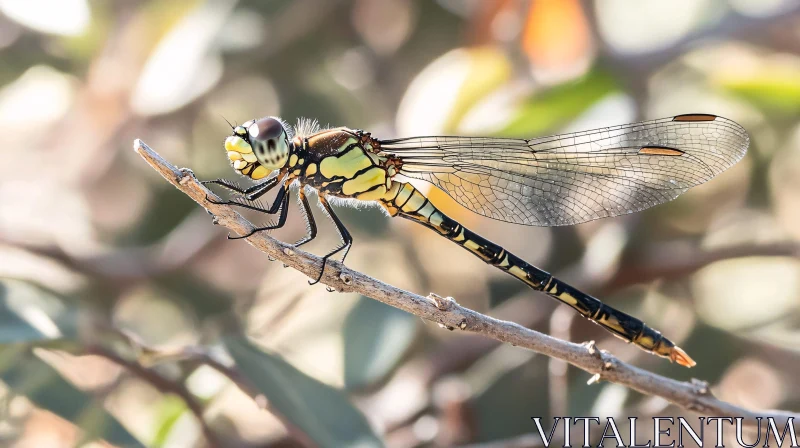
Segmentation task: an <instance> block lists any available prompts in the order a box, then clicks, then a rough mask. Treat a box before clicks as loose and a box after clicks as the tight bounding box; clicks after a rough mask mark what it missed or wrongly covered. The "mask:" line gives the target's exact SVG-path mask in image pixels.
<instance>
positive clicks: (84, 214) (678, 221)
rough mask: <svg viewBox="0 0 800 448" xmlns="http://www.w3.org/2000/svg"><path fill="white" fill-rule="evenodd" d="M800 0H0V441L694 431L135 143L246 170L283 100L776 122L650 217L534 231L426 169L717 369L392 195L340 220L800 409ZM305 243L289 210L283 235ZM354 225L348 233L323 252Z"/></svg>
mask: <svg viewBox="0 0 800 448" xmlns="http://www.w3.org/2000/svg"><path fill="white" fill-rule="evenodd" d="M799 10H800V4H798V3H797V2H795V1H792V0H768V1H761V0H729V1H727V2H726V1H723V0H680V1H671V2H655V1H652V2H629V1H624V0H604V1H594V2H590V1H578V0H563V1H553V0H536V1H531V2H527V1H518V0H498V1H479V0H472V1H461V0H439V1H406V0H336V1H334V0H331V1H326V0H319V1H311V0H299V1H293V2H290V1H279V0H275V1H268V2H261V1H254V0H241V1H235V0H208V1H201V0H194V1H193V0H186V1H170V2H163V1H145V0H128V1H124V2H122V1H120V2H105V1H99V0H0V61H1V63H0V142H1V143H0V148H2V149H0V154H1V155H2V159H1V160H2V163H0V277H2V280H0V380H2V382H1V383H0V397H2V402H0V404H1V406H0V444H1V445H3V446H12V447H17V448H19V447H69V446H75V445H81V444H84V443H89V444H92V445H94V446H110V445H113V446H125V447H127V446H154V447H176V446H178V447H191V446H226V447H227V446H230V447H254V446H377V445H380V444H385V445H388V446H394V447H417V446H449V445H461V444H476V445H478V446H482V444H487V445H485V446H537V443H536V438H533V439H531V438H530V437H529V436H530V434H532V433H533V432H534V431H535V427H534V426H533V425H532V422H531V420H530V417H531V416H541V417H543V418H544V419H545V421H550V420H549V418H550V417H551V416H566V415H580V416H585V415H598V416H603V417H607V416H614V417H622V418H624V417H627V416H639V417H645V418H647V417H650V416H654V415H659V416H664V415H675V416H677V415H685V416H689V417H691V414H689V413H687V412H685V411H682V410H680V409H676V408H674V407H672V406H670V405H669V404H668V403H666V402H664V401H662V400H660V399H654V398H651V397H645V396H641V395H639V394H637V393H635V392H632V391H630V390H627V389H625V388H622V387H620V386H616V385H612V384H599V385H593V386H587V385H586V381H587V379H588V375H587V374H586V373H584V372H581V371H577V370H575V369H568V368H567V367H566V366H565V365H564V364H563V363H561V362H558V361H553V360H549V359H547V358H545V357H542V356H538V355H535V354H533V353H530V352H527V351H524V350H521V349H517V348H514V347H510V346H500V345H498V344H496V343H494V342H492V341H490V340H487V339H484V338H480V337H476V336H473V335H465V334H459V333H451V332H447V331H442V330H441V329H439V328H438V327H436V326H435V325H431V324H428V323H425V322H423V321H420V320H419V319H417V318H415V317H414V316H411V315H408V314H406V313H403V312H400V311H398V310H395V309H392V308H389V307H387V306H385V305H383V304H381V303H378V302H375V301H372V300H370V299H367V298H364V297H357V296H350V295H339V294H331V293H328V292H326V291H325V288H324V286H322V285H318V286H314V287H309V286H308V285H307V283H306V280H307V279H306V278H305V277H304V276H303V275H301V274H299V273H297V272H294V271H291V270H288V269H282V266H281V265H280V264H279V263H270V261H269V260H268V258H267V257H266V256H265V255H264V254H262V253H259V252H257V251H255V250H254V249H252V248H251V247H249V246H248V245H247V244H245V243H244V242H229V241H226V239H225V232H224V231H222V230H221V229H219V228H217V227H215V226H214V225H212V223H211V219H210V217H209V216H208V215H207V214H206V213H205V212H204V211H203V210H201V209H199V208H198V207H197V206H196V205H195V204H194V203H192V202H191V201H190V200H188V199H187V198H186V197H184V196H183V195H182V194H181V193H179V192H177V191H176V190H175V189H174V188H172V187H171V186H169V185H168V184H167V183H166V182H164V181H163V180H162V179H160V178H159V177H158V176H157V175H156V174H155V173H154V172H153V171H152V170H150V168H149V167H147V166H146V165H145V164H144V163H142V161H141V160H138V158H137V156H136V155H135V154H133V152H132V151H131V150H130V148H131V142H132V140H133V139H134V138H137V137H139V138H143V139H144V140H145V141H147V142H148V143H149V144H150V145H151V146H152V147H154V148H156V149H157V150H158V151H159V152H161V153H162V155H164V156H165V157H166V158H167V159H169V160H171V161H172V162H174V163H176V164H178V165H182V166H188V167H191V168H192V169H193V170H194V171H195V173H197V175H198V176H199V177H200V178H203V179H209V178H216V177H221V176H224V177H228V178H232V177H233V176H235V175H234V174H233V172H232V171H231V169H230V168H229V166H228V164H227V163H226V162H225V155H224V153H223V150H222V141H223V139H224V137H225V136H226V135H227V134H228V133H229V131H230V129H229V127H228V125H227V124H226V122H225V120H224V119H223V117H224V118H226V119H228V120H231V121H236V122H239V123H241V122H244V121H246V120H249V119H251V118H256V117H261V116H264V115H278V116H281V117H283V118H285V119H287V120H289V121H290V122H294V121H295V120H296V119H297V118H298V117H301V116H308V117H312V118H316V119H318V120H319V121H320V122H321V123H330V124H331V125H336V126H338V125H345V126H349V127H354V128H361V129H366V130H368V131H370V132H372V133H373V134H374V135H375V136H377V137H379V138H388V137H393V136H410V135H423V134H464V135H467V134H469V135H497V136H520V137H528V138H530V137H536V136H540V135H545V134H547V133H556V132H565V131H571V130H582V129H588V128H592V127H599V126H605V125H612V124H622V123H627V122H632V121H636V120H640V119H649V118H658V117H663V116H670V115H675V114H681V113H690V112H705V113H713V114H718V115H722V116H726V117H728V118H731V119H734V120H736V121H738V122H739V123H741V124H742V125H744V126H745V127H746V128H747V129H748V130H749V132H750V133H751V137H752V141H751V147H750V152H749V153H748V156H747V157H746V158H745V160H743V161H742V162H740V163H739V164H738V165H736V166H735V167H733V168H732V169H731V170H729V171H728V172H726V173H724V174H723V175H721V176H720V177H719V178H717V179H715V180H714V181H712V182H710V183H708V184H707V185H704V186H701V187H698V188H695V189H693V190H692V191H690V192H689V193H687V194H686V195H684V196H683V197H681V198H680V199H679V200H677V201H674V202H672V203H670V204H666V205H663V206H659V207H656V208H654V209H652V210H648V211H646V212H643V213H638V214H635V215H630V216H623V217H619V218H614V219H605V220H601V221H596V222H590V223H587V224H583V225H579V226H574V227H569V228H555V229H547V228H526V227H522V226H515V225H511V224H505V223H500V222H495V221H491V220H488V219H483V218H480V217H478V216H476V215H474V214H472V213H469V212H467V211H465V210H464V209H462V208H460V207H459V206H457V205H456V204H455V203H454V202H453V201H452V200H450V199H449V198H448V197H447V196H446V195H445V194H443V193H441V192H439V191H437V190H429V189H428V188H427V187H423V188H425V191H429V194H430V195H431V197H432V199H433V201H434V202H436V203H437V204H439V206H440V207H441V208H442V209H444V211H445V212H446V213H448V214H450V215H451V216H453V217H455V218H457V219H459V220H461V221H462V222H464V223H465V224H466V225H468V226H471V227H473V228H475V229H476V230H477V231H479V232H480V233H482V234H484V235H486V236H487V237H489V238H490V239H493V240H495V241H497V242H498V243H501V244H503V245H504V246H506V247H508V248H509V249H510V250H513V251H514V252H516V253H519V254H520V255H522V256H523V257H524V258H526V259H527V260H528V261H530V262H532V263H535V264H537V265H540V266H542V267H543V268H545V269H547V270H550V271H551V272H554V273H555V274H557V275H559V276H561V277H562V278H564V279H565V280H567V281H570V282H572V283H574V284H575V285H576V286H579V287H581V288H582V289H585V290H587V291H588V292H591V293H595V294H597V295H599V297H602V298H603V299H604V300H606V301H607V302H608V303H610V304H611V305H613V306H615V307H618V308H620V309H623V310H626V311H629V312H631V313H633V314H635V315H636V316H639V317H641V318H643V319H644V320H645V321H647V322H648V323H650V324H652V325H653V326H654V327H655V328H658V329H660V330H662V331H663V332H664V333H666V334H667V335H668V336H669V337H670V338H671V339H673V340H674V341H676V342H677V343H679V344H680V345H681V346H682V347H684V348H685V349H687V350H688V351H689V352H690V353H691V355H692V356H693V357H694V358H695V359H696V360H698V361H699V365H698V366H697V367H696V368H695V369H693V370H691V371H689V370H685V369H681V368H678V367H676V366H673V365H670V364H669V363H667V362H665V361H663V360H661V359H657V358H655V357H652V356H649V355H646V354H644V353H643V352H641V351H639V350H638V349H636V348H635V347H631V346H627V345H625V344H624V343H622V342H621V341H619V340H616V339H614V338H612V337H609V335H608V334H607V333H605V332H603V331H602V330H600V329H599V328H598V327H596V326H594V325H592V324H590V323H588V322H586V321H583V320H580V319H575V314H574V313H573V312H572V311H571V310H568V309H565V307H563V306H557V305H556V304H555V303H554V302H553V301H552V300H549V299H548V298H546V297H545V296H542V295H537V294H535V293H532V292H530V291H529V290H527V289H525V288H524V287H523V286H522V285H521V284H519V283H516V282H514V280H513V279H510V278H508V277H505V276H503V275H502V274H500V273H498V272H495V270H493V269H491V268H489V267H487V266H485V265H484V264H483V263H481V262H480V261H478V260H476V259H475V258H474V257H472V256H471V255H470V254H468V253H467V252H464V251H462V250H460V249H459V248H458V247H457V246H455V245H453V244H451V243H450V242H448V241H445V240H444V239H442V238H439V237H437V235H435V234H434V233H433V232H430V231H428V230H426V229H424V228H422V227H421V226H415V225H414V224H411V223H408V222H396V221H394V220H389V219H386V218H385V217H384V216H383V215H382V213H380V212H379V211H377V210H376V209H366V210H342V215H343V219H344V221H345V222H346V224H347V225H348V226H349V227H350V228H351V230H352V233H353V234H354V236H355V240H356V244H355V246H354V249H353V250H352V251H351V254H350V257H349V259H348V262H349V265H350V266H351V267H353V268H355V269H358V270H361V271H363V272H366V273H367V274H369V275H372V276H375V277H377V278H380V279H381V280H384V281H387V282H389V283H392V284H394V285H397V286H399V287H402V288H405V289H408V290H411V291H414V292H417V293H420V294H427V293H428V292H430V291H433V292H436V293H439V294H441V295H448V296H453V297H456V298H457V299H458V301H459V302H461V303H463V304H465V305H467V306H470V307H472V308H475V309H477V310H479V311H482V312H485V313H488V314H491V315H493V316H496V317H499V318H505V319H511V320H514V321H516V322H519V323H521V324H523V325H526V326H529V327H531V328H534V329H536V330H540V331H544V332H548V333H550V334H553V335H555V336H557V337H561V338H567V339H570V340H573V341H586V340H590V339H596V340H597V341H598V344H599V345H600V347H602V348H604V349H608V350H611V351H612V352H613V353H614V354H616V355H618V356H619V357H620V358H622V359H624V360H626V361H628V362H632V363H635V364H636V365H639V366H642V367H644V368H647V369H651V370H653V371H656V372H658V373H661V374H665V375H669V376H671V377H674V378H677V379H681V380H688V379H689V378H691V377H693V376H694V377H698V378H702V379H704V380H708V381H710V383H711V385H712V391H713V392H714V393H715V394H717V395H718V396H719V397H720V398H722V399H724V400H729V401H731V402H734V403H736V404H739V405H742V406H747V407H751V408H754V409H769V408H793V409H797V408H799V407H800V388H798V387H797V381H796V375H797V369H798V367H800V352H799V351H798V343H797V342H798V340H800V312H799V309H800V260H798V254H800V246H798V244H800V225H798V222H800V119H799V118H800V13H799V12H798V11H799ZM303 229H304V226H303V224H302V222H301V221H300V218H299V217H298V216H297V214H296V213H295V214H293V216H290V219H289V225H288V226H287V227H286V229H284V230H281V231H280V232H278V233H277V234H276V235H277V236H278V237H280V238H282V239H285V240H287V241H289V240H294V239H295V238H297V237H299V236H300V235H301V234H302V232H303ZM336 243H337V241H336V239H335V236H334V233H333V231H332V229H331V228H329V227H328V226H323V228H322V229H321V237H320V238H318V240H317V241H315V242H314V243H313V245H310V247H309V249H311V250H312V251H315V252H317V253H323V252H324V251H326V250H328V249H329V248H331V247H333V246H334V245H335V244H336ZM577 430H580V428H577ZM710 430H711V429H710V428H709V431H710ZM729 436H730V435H729ZM577 437H579V436H577V435H576V436H575V440H578V438H577ZM498 441H499V442H498ZM490 442H492V443H496V444H495V445H489V443H490Z"/></svg>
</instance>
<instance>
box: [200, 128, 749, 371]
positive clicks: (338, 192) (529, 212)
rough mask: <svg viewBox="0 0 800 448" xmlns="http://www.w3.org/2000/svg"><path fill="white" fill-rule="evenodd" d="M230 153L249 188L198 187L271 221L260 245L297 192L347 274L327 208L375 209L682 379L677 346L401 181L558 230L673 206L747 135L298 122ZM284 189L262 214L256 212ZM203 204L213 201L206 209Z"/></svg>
mask: <svg viewBox="0 0 800 448" xmlns="http://www.w3.org/2000/svg"><path fill="white" fill-rule="evenodd" d="M231 128H232V134H231V135H230V136H228V137H227V138H226V139H225V144H224V146H225V151H226V152H227V156H228V161H229V162H230V164H231V165H232V167H233V169H234V170H235V171H236V172H237V173H239V174H240V175H242V176H245V177H247V178H249V179H251V180H253V181H257V182H256V183H255V184H254V185H253V186H251V187H249V188H241V187H239V186H238V184H236V183H235V182H232V181H228V180H225V179H216V180H211V181H205V182H204V183H205V184H217V185H220V186H223V187H225V188H227V189H228V190H231V191H232V192H233V193H234V196H235V197H234V198H233V199H232V200H227V201H221V202H220V201H212V202H216V203H222V204H229V205H234V206H239V207H243V208H246V209H252V210H257V211H259V212H263V213H267V214H270V215H276V214H277V215H278V217H277V221H276V222H271V223H269V224H268V225H265V226H261V227H255V228H253V229H252V231H250V232H249V233H247V234H244V235H239V236H236V237H233V236H229V238H247V237H249V236H251V235H253V234H254V233H256V232H261V231H270V230H273V229H278V228H280V227H282V226H283V225H284V224H285V223H286V217H287V214H288V209H289V202H288V201H289V196H290V194H289V188H290V186H291V185H292V184H299V185H300V186H301V188H299V192H298V202H299V205H300V207H299V210H300V212H301V213H302V215H303V218H304V220H305V222H306V225H307V234H306V236H305V237H304V238H302V239H301V240H299V241H297V242H296V243H295V247H299V246H302V245H303V244H306V243H308V242H310V241H311V240H313V239H314V238H315V237H316V235H317V224H316V221H315V219H314V215H313V214H312V212H311V206H310V204H309V200H308V197H307V195H308V193H309V190H316V192H317V197H318V201H319V205H320V206H321V208H322V210H323V212H324V214H325V215H326V217H327V218H328V219H329V220H330V221H332V222H333V225H334V227H335V228H336V230H337V232H338V234H339V237H340V239H341V244H340V245H339V246H338V247H336V248H335V249H334V250H332V251H330V252H329V253H327V254H326V255H325V256H324V257H323V264H322V268H321V270H320V273H319V276H318V277H317V278H316V280H315V281H309V283H310V284H314V283H317V282H319V280H320V279H321V278H322V275H323V273H324V271H325V268H326V263H327V261H328V260H329V259H330V258H331V257H334V256H335V255H337V254H340V257H341V258H340V260H341V261H342V262H344V260H345V258H346V256H347V253H348V251H349V250H350V247H351V246H352V244H353V238H352V236H351V235H350V232H349V231H348V230H347V228H346V227H345V225H344V224H343V223H342V221H341V220H340V219H339V217H338V216H337V215H336V213H335V211H334V209H333V208H332V207H331V202H333V203H336V201H341V200H345V201H344V202H353V201H355V202H356V203H364V202H372V203H377V204H378V205H379V206H381V207H382V208H383V209H384V210H385V211H386V212H387V213H388V214H389V215H390V216H400V217H402V218H406V219H408V220H411V221H414V222H417V223H420V224H422V225H423V226H425V227H428V228H430V229H432V230H433V231H435V232H436V233H438V234H439V235H441V236H443V237H445V238H447V239H449V240H450V241H453V242H454V243H456V244H458V245H459V246H461V247H463V248H464V249H466V250H467V251H469V252H470V253H472V254H473V255H475V256H477V257H478V258H480V259H481V260H483V261H484V262H486V263H488V264H490V265H493V266H495V267H496V268H498V269H500V270H501V271H503V272H505V273H507V274H509V275H511V276H513V277H514V278H516V279H518V280H520V281H522V282H523V283H525V284H526V285H528V286H529V287H530V288H532V289H534V290H536V291H540V292H543V293H544V294H547V295H548V296H550V297H552V298H554V299H556V300H558V301H560V302H562V303H564V304H566V305H568V306H570V307H572V308H573V309H575V310H576V311H577V312H578V313H580V315H581V316H583V317H585V318H587V319H589V320H591V321H593V322H595V323H597V324H599V325H600V326H601V327H603V328H605V329H606V330H608V331H609V332H611V333H612V334H614V335H616V336H618V337H620V338H622V339H624V340H626V341H628V342H630V343H633V344H635V345H636V346H638V347H639V348H641V349H643V350H645V351H647V352H650V353H652V354H655V355H657V356H660V357H663V358H667V359H669V360H670V361H672V362H676V363H678V364H680V365H682V366H686V367H692V366H694V365H695V364H696V363H695V361H694V360H692V358H691V357H690V356H689V355H688V354H687V353H686V352H685V351H684V350H682V349H681V348H680V347H678V346H676V345H675V344H674V343H673V342H672V341H670V340H669V339H667V338H666V337H664V336H663V335H662V334H661V332H659V331H658V330H656V329H654V328H652V327H650V326H648V325H647V324H645V323H644V322H643V321H641V320H639V319H637V318H636V317H633V316H631V315H629V314H626V313H624V312H622V311H619V310H617V309H614V308H613V307H611V306H609V305H607V304H605V303H603V302H601V301H600V300H598V299H597V298H595V297H593V296H591V295H589V294H586V293H584V292H582V291H580V290H578V289H577V288H575V287H573V286H571V285H569V284H567V283H565V282H563V281H561V280H559V279H557V278H556V277H554V276H553V275H551V274H549V273H548V272H546V271H544V270H542V269H539V268H537V267H536V266H533V265H531V264H529V263H527V262H526V261H524V260H523V259H522V258H520V257H518V256H516V255H514V254H512V253H511V252H509V251H508V250H507V249H505V248H503V247H501V246H499V245H497V244H495V243H493V242H491V241H489V240H488V239H486V238H484V237H482V236H480V235H478V234H477V233H475V232H473V231H472V230H470V229H468V228H466V227H465V226H464V225H463V224H461V223H459V222H457V221H456V220H454V219H452V218H450V217H449V216H447V215H445V214H444V213H443V212H442V211H441V210H439V209H438V208H437V207H436V205H434V204H433V203H432V202H431V201H430V200H429V199H428V198H427V197H426V196H425V194H423V193H422V192H421V191H420V190H418V189H417V188H416V187H414V186H413V185H412V184H411V183H410V182H408V180H409V179H420V180H423V181H427V182H429V183H431V184H432V185H434V186H435V187H438V188H440V189H441V190H443V191H444V192H446V193H447V194H449V195H450V196H451V197H452V198H453V199H455V201H456V202H458V203H459V204H461V205H462V206H464V207H466V208H467V209H469V210H471V211H473V212H475V213H477V214H479V215H483V216H485V217H488V218H493V219H496V220H500V221H506V222H511V223H517V224H523V225H529V226H565V225H572V224H578V223H582V222H587V221H591V220H595V219H600V218H606V217H612V216H618V215H623V214H628V213H634V212H637V211H640V210H644V209H646V208H649V207H652V206H655V205H657V204H661V203H664V202H667V201H670V200H672V199H675V198H676V197H678V196H679V195H680V194H682V193H683V192H685V191H686V190H688V189H689V188H691V187H694V186H696V185H699V184H702V183H704V182H706V181H708V180H710V179H711V178H713V177H714V176H716V175H718V174H720V173H721V172H723V171H725V170H726V169H727V168H729V167H731V166H732V165H733V164H735V163H736V162H738V161H739V160H740V159H741V158H742V157H743V156H744V155H745V153H746V151H747V147H748V144H749V136H748V134H747V132H746V131H745V129H744V128H743V127H742V126H740V125H739V124H737V123H735V122H734V121H731V120H729V119H726V118H723V117H720V116H716V115H712V114H704V113H693V114H683V115H677V116H673V117H668V118H662V119H657V120H651V121H643V122H638V123H632V124H625V125H619V126H609V127H604V128H600V129H594V130H588V131H581V132H574V133H567V134H560V135H553V136H548V137H540V138H533V139H517V138H495V137H461V136H423V137H409V138H393V139H378V138H375V137H373V136H372V135H371V134H370V133H369V132H365V131H362V130H358V129H349V128H346V127H338V128H329V129H322V128H320V127H319V126H318V125H317V124H316V122H315V121H310V120H300V121H298V124H297V126H295V127H292V126H289V125H288V124H287V123H286V122H284V121H283V120H281V119H279V118H277V117H271V116H269V117H264V118H260V119H255V120H250V121H248V122H246V123H244V124H242V125H231ZM275 188H278V192H277V194H276V196H275V199H274V201H273V202H272V204H271V205H270V206H263V205H261V204H259V203H258V202H255V201H258V200H259V198H261V197H262V196H263V195H264V194H266V193H267V192H269V191H271V190H273V189H275ZM209 200H210V198H209Z"/></svg>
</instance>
